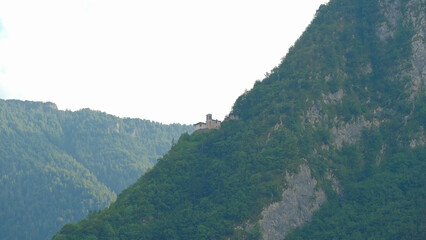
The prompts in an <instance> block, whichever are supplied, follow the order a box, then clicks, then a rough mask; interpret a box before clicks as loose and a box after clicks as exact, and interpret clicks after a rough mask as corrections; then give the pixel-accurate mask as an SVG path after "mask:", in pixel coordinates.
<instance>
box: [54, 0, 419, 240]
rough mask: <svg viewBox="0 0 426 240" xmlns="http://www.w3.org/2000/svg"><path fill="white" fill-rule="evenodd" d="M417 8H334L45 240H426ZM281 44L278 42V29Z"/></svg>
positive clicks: (359, 0)
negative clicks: (219, 115)
mask: <svg viewBox="0 0 426 240" xmlns="http://www.w3.org/2000/svg"><path fill="white" fill-rule="evenodd" d="M425 12H426V4H425V1H424V0H331V1H330V2H329V3H328V4H327V5H323V6H321V7H320V9H319V10H318V11H317V14H316V16H315V19H314V20H313V21H312V23H311V24H310V26H309V27H308V28H307V29H306V31H305V32H304V34H303V35H302V36H301V37H300V39H299V40H298V41H297V42H296V43H295V45H294V46H293V47H292V48H291V49H290V50H289V52H288V54H287V56H286V57H285V58H283V60H282V62H281V63H280V64H279V66H277V67H276V68H274V69H273V70H272V71H271V72H270V74H268V76H266V78H265V79H263V80H262V81H258V82H256V84H255V86H254V87H253V89H252V90H250V91H248V92H246V93H244V94H243V95H241V96H240V97H239V98H238V99H237V100H236V102H235V104H234V107H233V110H232V114H234V115H238V116H239V120H232V121H227V122H224V123H222V128H221V129H220V130H212V131H210V132H208V133H203V134H192V135H188V134H186V135H182V137H181V138H180V139H179V141H178V143H177V144H176V145H175V146H173V147H172V149H171V150H170V151H169V152H168V153H167V154H166V155H165V156H164V157H163V158H162V159H160V160H159V162H158V164H157V165H156V166H155V167H154V168H153V169H152V170H151V171H149V172H148V173H146V174H145V175H143V176H142V177H141V178H140V179H139V180H138V181H137V182H136V183H135V184H133V185H132V186H131V187H129V188H127V189H126V190H124V191H123V192H122V193H121V194H120V195H119V196H118V198H117V201H116V202H115V203H114V204H112V205H111V206H109V207H108V208H106V209H105V210H103V211H101V212H99V213H96V214H93V215H90V216H89V218H88V219H85V220H82V221H80V222H79V223H78V224H67V225H65V226H64V227H63V228H62V230H61V231H60V232H58V233H57V235H56V236H55V238H54V239H56V240H59V239H61V240H62V239H185V240H186V239H284V238H285V239H425V238H426V202H425V199H426V185H425V184H426V175H425V174H424V173H425V172H426V150H425V139H426V136H425V130H424V128H425V120H426V101H425V100H426V96H425V83H426V68H425V64H426V60H425V58H426V48H425V39H424V37H425V32H426V31H425V27H426V23H425V21H426V18H425ZM281 30H282V31H285V29H281Z"/></svg>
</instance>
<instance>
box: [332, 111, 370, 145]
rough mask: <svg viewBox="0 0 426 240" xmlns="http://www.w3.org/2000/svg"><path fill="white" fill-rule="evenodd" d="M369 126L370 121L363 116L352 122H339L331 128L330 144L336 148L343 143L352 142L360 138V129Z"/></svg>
mask: <svg viewBox="0 0 426 240" xmlns="http://www.w3.org/2000/svg"><path fill="white" fill-rule="evenodd" d="M370 126H371V123H370V122H369V121H366V120H365V119H364V118H363V117H362V118H360V119H358V121H356V122H353V123H344V122H342V123H339V125H338V126H337V127H336V126H335V127H333V128H332V129H331V134H332V136H333V139H334V141H333V143H332V144H333V145H334V146H336V147H337V148H341V147H342V145H343V143H348V144H353V143H355V142H356V141H358V140H359V139H360V137H361V132H362V130H363V129H364V128H365V127H370Z"/></svg>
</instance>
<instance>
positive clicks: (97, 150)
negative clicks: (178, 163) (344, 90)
mask: <svg viewBox="0 0 426 240" xmlns="http://www.w3.org/2000/svg"><path fill="white" fill-rule="evenodd" d="M185 131H192V127H190V126H183V125H179V124H173V125H162V124H159V123H155V122H150V121H146V120H138V119H120V118H117V117H114V116H111V115H107V114H105V113H101V112H96V111H91V110H88V109H84V110H81V111H77V112H69V111H58V110H57V109H56V106H55V105H54V104H52V103H38V102H22V101H12V100H8V101H4V100H0V139H1V141H0V189H1V191H0V204H1V209H2V210H1V214H0V222H1V224H0V239H46V238H49V237H51V236H52V235H53V234H54V233H55V231H57V230H58V229H59V228H60V226H62V225H63V224H64V223H67V222H76V221H77V220H79V219H81V218H82V217H84V216H86V215H87V214H88V213H89V211H95V210H99V209H102V208H104V207H106V206H108V205H109V204H110V203H111V202H112V201H113V200H115V198H116V194H117V193H120V192H121V191H122V190H123V189H124V188H126V187H127V186H129V185H130V184H131V183H133V182H135V181H136V179H137V178H138V177H140V176H141V175H142V174H143V173H144V172H145V171H146V170H147V169H148V168H151V167H152V166H153V165H154V164H155V163H156V160H157V158H159V157H160V156H161V155H162V154H164V153H165V152H166V151H167V150H168V149H170V146H171V142H172V139H173V138H176V139H177V138H179V136H180V134H181V133H183V132H185Z"/></svg>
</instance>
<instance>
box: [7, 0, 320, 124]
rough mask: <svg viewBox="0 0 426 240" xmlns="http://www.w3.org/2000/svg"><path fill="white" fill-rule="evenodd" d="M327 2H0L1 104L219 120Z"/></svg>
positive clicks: (164, 118)
mask: <svg viewBox="0 0 426 240" xmlns="http://www.w3.org/2000/svg"><path fill="white" fill-rule="evenodd" d="M325 2H328V1H326V0H297V1H286V0H262V1H260V0H258V1H250V0H244V1H243V0H226V1H225V0H215V1H204V0H157V1H145V0H134V1H132V0H0V98H2V99H22V100H32V101H51V102H54V103H56V104H57V105H58V107H59V108H60V109H70V110H78V109H81V108H91V109H93V110H100V111H103V112H107V113H110V114H113V115H117V116H120V117H133V118H143V119H149V120H153V121H158V122H163V123H173V122H177V123H186V124H191V123H196V122H199V121H203V120H205V114H207V113H212V114H213V118H215V119H219V120H222V119H223V118H224V116H225V115H226V114H228V113H229V111H230V110H231V107H232V105H233V103H234V101H235V100H236V99H237V97H238V96H239V95H241V94H242V93H243V92H244V91H245V90H246V89H250V88H252V86H253V84H254V82H255V81H256V80H257V79H259V80H261V79H263V77H264V74H265V73H266V72H269V71H270V70H271V69H272V68H274V67H275V66H277V65H278V64H279V63H280V61H281V58H282V57H284V56H285V54H286V52H287V50H288V48H289V47H290V46H291V45H292V44H294V42H295V41H296V40H297V38H298V37H299V36H300V35H301V33H302V32H303V31H304V29H305V28H306V27H307V25H308V24H309V23H310V21H311V20H312V18H313V17H314V14H315V12H316V9H318V7H319V6H320V4H323V3H325Z"/></svg>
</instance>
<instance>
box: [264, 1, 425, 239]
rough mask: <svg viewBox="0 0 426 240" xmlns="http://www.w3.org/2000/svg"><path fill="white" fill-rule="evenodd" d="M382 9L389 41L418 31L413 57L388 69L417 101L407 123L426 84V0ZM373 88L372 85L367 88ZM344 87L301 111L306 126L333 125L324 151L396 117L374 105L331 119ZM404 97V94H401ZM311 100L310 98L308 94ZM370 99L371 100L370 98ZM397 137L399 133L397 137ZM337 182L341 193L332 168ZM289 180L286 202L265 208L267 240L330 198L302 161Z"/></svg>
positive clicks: (381, 29) (382, 35)
mask: <svg viewBox="0 0 426 240" xmlns="http://www.w3.org/2000/svg"><path fill="white" fill-rule="evenodd" d="M378 5H379V7H380V11H381V14H382V16H383V18H382V21H380V22H379V23H378V24H377V26H376V31H375V32H376V35H377V37H378V39H379V40H380V41H381V42H383V43H387V42H389V41H392V40H393V39H394V38H396V34H397V32H398V30H399V29H400V28H409V29H411V30H412V31H413V36H412V38H411V41H410V42H411V43H410V44H411V56H410V57H409V59H410V60H409V61H408V62H401V63H400V66H399V68H398V69H397V71H396V72H389V73H388V74H389V75H388V78H389V79H388V80H389V81H404V80H403V79H405V80H406V79H409V81H407V82H406V83H405V91H406V92H407V93H408V99H404V101H407V103H409V104H411V105H412V110H411V112H410V114H408V115H407V116H405V122H406V121H407V119H408V118H410V117H411V115H412V113H413V111H414V108H415V107H416V104H415V102H416V99H417V98H418V96H422V95H423V96H424V93H425V85H426V67H425V66H426V44H425V32H426V17H425V13H426V3H425V1H424V0H409V1H401V0H379V1H378ZM364 65H365V68H363V69H362V71H361V74H364V75H367V74H370V73H371V72H372V71H373V70H372V68H371V64H370V63H369V62H366V63H365V64H364ZM326 78H327V79H326V81H328V80H329V79H330V75H328V76H327V77H326ZM366 90H368V89H366ZM344 96H345V92H344V91H343V90H342V89H339V90H338V91H336V92H334V93H322V99H318V100H317V101H312V107H310V108H309V109H308V110H307V111H306V113H305V114H304V115H303V116H301V120H302V125H303V126H304V127H308V126H310V127H312V128H318V127H320V126H331V127H330V128H328V129H329V131H330V135H331V140H332V141H331V142H330V144H331V146H328V145H323V148H322V149H323V150H324V149H326V150H328V149H329V147H334V148H337V149H341V148H342V146H343V145H353V144H355V143H357V142H358V141H359V140H360V139H361V136H362V132H363V131H364V130H366V129H370V128H376V129H377V128H378V127H380V125H381V124H382V123H383V122H387V121H388V120H389V119H386V118H384V117H383V116H384V115H388V116H389V115H390V116H392V115H393V114H394V113H393V112H394V111H395V109H392V108H389V107H388V108H387V107H386V106H383V107H381V106H380V107H378V108H376V109H371V112H369V114H370V116H373V117H372V118H371V117H370V120H367V119H366V117H364V115H361V116H359V117H358V118H356V119H350V120H349V121H347V120H342V119H340V118H334V119H329V117H328V116H327V114H326V113H325V111H324V108H326V107H327V105H328V106H329V105H334V104H339V103H341V101H342V98H343V97H344ZM401 100H402V99H401ZM306 101H307V102H308V101H309V99H306ZM365 101H366V103H368V101H369V100H368V99H365ZM395 137H397V136H395ZM425 139H426V136H425V133H424V129H423V127H422V126H420V128H419V131H418V132H417V133H416V134H415V137H414V138H413V139H411V140H410V142H409V145H410V147H411V148H415V147H417V146H424V144H425ZM384 151H385V146H382V149H381V150H380V153H379V155H377V157H376V164H380V160H381V155H383V153H384ZM325 178H326V179H329V180H331V181H332V183H333V187H332V188H333V190H334V191H336V192H337V194H342V191H343V189H341V186H340V184H339V183H338V182H339V180H338V179H337V178H335V176H332V174H330V172H328V173H327V174H326V176H325ZM286 181H287V183H288V185H287V186H286V187H285V189H284V191H283V195H282V201H280V202H275V203H273V204H271V205H269V206H268V207H266V208H265V209H264V210H263V211H262V213H261V217H262V219H261V220H260V221H259V225H260V228H261V232H262V238H263V239H267V240H279V239H284V238H285V236H286V235H287V234H288V232H289V231H290V230H291V229H294V228H297V227H300V226H303V225H304V224H305V223H306V222H308V221H310V219H311V217H312V214H313V213H314V212H315V211H316V210H318V209H319V208H320V207H321V205H322V204H323V203H324V202H325V201H326V199H327V197H326V195H325V193H324V191H323V190H322V189H320V188H317V187H316V184H317V180H316V179H315V178H313V177H312V176H311V172H310V168H309V166H307V165H301V166H300V168H299V172H298V173H297V174H289V173H287V174H286Z"/></svg>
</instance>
